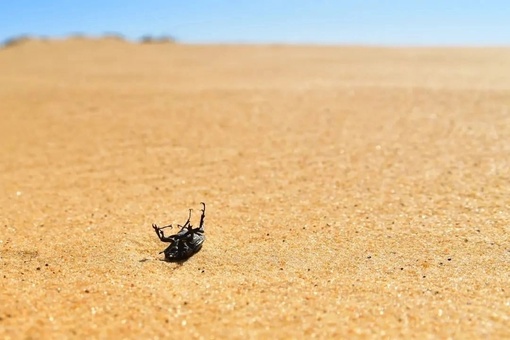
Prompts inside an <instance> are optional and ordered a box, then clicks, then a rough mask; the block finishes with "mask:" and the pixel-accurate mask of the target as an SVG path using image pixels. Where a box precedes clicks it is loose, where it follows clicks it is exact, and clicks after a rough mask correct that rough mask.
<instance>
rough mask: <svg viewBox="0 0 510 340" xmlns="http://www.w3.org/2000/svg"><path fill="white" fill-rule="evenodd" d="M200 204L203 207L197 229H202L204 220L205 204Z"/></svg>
mask: <svg viewBox="0 0 510 340" xmlns="http://www.w3.org/2000/svg"><path fill="white" fill-rule="evenodd" d="M200 203H202V205H203V206H204V209H202V210H201V211H202V215H201V216H200V225H199V227H198V229H201V228H203V227H204V219H205V203H204V202H200Z"/></svg>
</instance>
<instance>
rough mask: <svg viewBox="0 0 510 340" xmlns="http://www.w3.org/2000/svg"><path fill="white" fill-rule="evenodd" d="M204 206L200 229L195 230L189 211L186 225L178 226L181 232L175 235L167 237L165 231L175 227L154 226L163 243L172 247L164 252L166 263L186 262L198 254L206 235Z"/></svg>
mask: <svg viewBox="0 0 510 340" xmlns="http://www.w3.org/2000/svg"><path fill="white" fill-rule="evenodd" d="M201 203H202V205H203V209H202V210H201V211H202V215H201V216H200V225H199V227H198V228H193V226H192V225H191V223H190V219H191V210H192V209H190V210H189V216H188V220H187V221H186V223H185V224H184V225H182V226H181V225H177V226H178V227H180V228H181V230H180V231H179V232H178V233H177V234H174V235H170V236H165V234H164V232H163V229H165V228H173V226H172V225H171V224H170V225H167V226H164V227H158V226H157V225H156V224H153V225H152V228H154V230H155V231H156V234H157V235H158V237H159V239H160V240H161V241H162V242H168V243H170V245H169V246H168V248H166V249H165V250H163V251H162V252H160V254H161V253H164V254H165V260H166V261H184V260H187V259H188V258H189V257H191V256H192V255H193V254H195V253H197V252H198V251H199V250H200V249H201V248H202V244H203V243H204V240H205V235H204V219H205V203H204V202H201Z"/></svg>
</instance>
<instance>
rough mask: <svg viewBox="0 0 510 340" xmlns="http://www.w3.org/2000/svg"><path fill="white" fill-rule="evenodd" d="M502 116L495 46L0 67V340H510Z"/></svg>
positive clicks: (45, 61) (227, 50) (509, 161)
mask: <svg viewBox="0 0 510 340" xmlns="http://www.w3.org/2000/svg"><path fill="white" fill-rule="evenodd" d="M509 110H510V49H505V48H485V49H483V48H361V47H318V46H294V47H291V46H278V45H274V46H242V45H240V46H220V45H218V46H188V45H180V44H154V45H150V44H149V45H137V44H131V43H127V42H123V41H120V40H114V39H110V40H109V39H104V40H87V39H68V40H62V41H28V42H24V43H22V44H19V45H17V46H13V47H9V48H4V49H2V50H0V121H1V125H0V153H1V155H2V156H1V158H0V230H1V232H0V268H1V273H0V301H1V303H0V338H3V339H23V338H37V339H45V338H46V339H50V338H51V339H58V338H116V339H117V338H118V339H120V338H146V339H149V338H153V339H156V338H163V337H168V336H170V337H172V338H178V337H186V338H205V339H209V338H216V339H221V338H243V339H245V338H304V337H306V338H309V337H313V336H315V337H319V338H352V337H370V338H371V337H376V338H379V337H388V338H426V337H428V336H434V337H440V338H446V337H454V338H458V339H461V338H487V337H492V338H508V337H510V238H509V232H510V226H509V221H510V211H509V206H510V185H509V183H510V111H509ZM202 201H204V202H205V203H206V204H207V214H206V220H205V222H206V224H205V230H206V235H207V239H206V241H205V243H204V247H203V249H202V250H201V251H200V252H199V253H197V254H196V255H195V256H193V257H192V258H190V259H189V260H188V261H186V262H184V263H168V262H164V261H161V259H162V258H163V256H162V255H160V254H158V253H159V252H160V251H161V250H163V249H164V248H165V247H166V244H164V243H162V242H160V241H159V240H158V239H157V236H156V234H155V233H154V231H153V230H152V228H151V224H152V223H158V224H161V225H164V224H169V223H174V224H175V223H183V222H185V220H186V218H187V216H188V209H189V208H193V209H194V215H193V217H192V222H193V224H195V225H196V224H197V223H198V218H199V209H200V202H202ZM166 231H168V229H167V230H166ZM171 232H172V231H170V233H171Z"/></svg>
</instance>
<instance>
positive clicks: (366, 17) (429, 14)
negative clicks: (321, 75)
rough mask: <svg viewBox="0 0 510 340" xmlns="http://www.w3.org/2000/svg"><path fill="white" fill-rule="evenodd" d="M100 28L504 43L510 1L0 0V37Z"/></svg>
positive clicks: (131, 33) (509, 30)
mask: <svg viewBox="0 0 510 340" xmlns="http://www.w3.org/2000/svg"><path fill="white" fill-rule="evenodd" d="M105 32H116V33H120V34H122V35H124V36H126V37H127V38H130V39H136V38H139V37H140V36H142V35H145V34H151V35H163V34H167V35H171V36H173V37H175V38H176V39H177V40H178V41H181V42H189V43H234V42H244V43H317V44H323V43H326V44H371V45H374V44H375V45H510V0H487V1H483V0H479V1H475V0H405V1H404V0H393V1H390V0H386V1H384V0H379V1H377V0H359V1H357V0H351V1H343V0H337V1H334V0H329V1H328V0H294V1H291V0H251V1H248V0H231V1H226V0H216V1H214V0H202V1H199V0H146V1H143V0H124V1H121V0H111V1H107V0H104V1H102V0H88V1H87V0H83V1H70V0H69V1H68V0H45V1H43V0H0V40H5V39H7V38H8V37H12V36H16V35H21V34H30V35H37V36H50V37H52V36H54V37H62V36H65V35H69V34H72V33H83V34H86V35H101V34H103V33H105Z"/></svg>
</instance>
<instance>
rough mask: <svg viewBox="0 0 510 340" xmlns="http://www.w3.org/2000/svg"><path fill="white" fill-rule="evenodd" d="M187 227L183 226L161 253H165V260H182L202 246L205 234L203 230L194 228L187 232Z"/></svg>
mask: <svg viewBox="0 0 510 340" xmlns="http://www.w3.org/2000/svg"><path fill="white" fill-rule="evenodd" d="M188 232H189V230H188V229H187V228H183V229H182V230H181V231H180V232H178V233H177V234H176V235H175V236H176V238H175V240H174V242H173V243H172V244H170V246H168V248H166V249H165V250H164V251H163V253H164V254H165V260H167V261H182V260H186V259H187V258H189V257H190V256H191V255H193V254H195V253H196V252H198V251H199V250H200V249H201V248H202V244H203V243H204V241H205V235H204V232H203V230H200V229H199V230H196V231H193V232H189V234H188V235H186V233H188Z"/></svg>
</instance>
